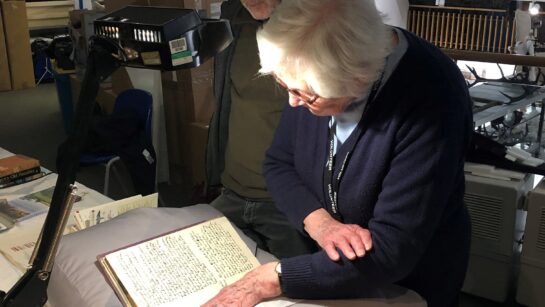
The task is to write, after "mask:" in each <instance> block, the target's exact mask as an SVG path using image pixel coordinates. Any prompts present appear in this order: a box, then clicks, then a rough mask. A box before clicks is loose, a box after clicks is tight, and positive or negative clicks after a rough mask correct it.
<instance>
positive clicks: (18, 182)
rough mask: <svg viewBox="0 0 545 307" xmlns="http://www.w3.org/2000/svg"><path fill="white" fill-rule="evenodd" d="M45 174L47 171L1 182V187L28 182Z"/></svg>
mask: <svg viewBox="0 0 545 307" xmlns="http://www.w3.org/2000/svg"><path fill="white" fill-rule="evenodd" d="M43 176H45V173H38V174H33V175H29V176H26V177H21V178H18V179H15V180H12V181H10V182H8V183H0V189H3V188H7V187H11V186H14V185H18V184H22V183H27V182H29V181H32V180H36V179H39V178H42V177H43Z"/></svg>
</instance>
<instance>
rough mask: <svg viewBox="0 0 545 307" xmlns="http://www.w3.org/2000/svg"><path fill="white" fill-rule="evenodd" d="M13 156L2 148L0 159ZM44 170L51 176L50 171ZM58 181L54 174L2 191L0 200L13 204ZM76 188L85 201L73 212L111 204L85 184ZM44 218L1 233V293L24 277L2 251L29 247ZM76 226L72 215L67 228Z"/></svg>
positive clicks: (29, 250)
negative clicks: (20, 245)
mask: <svg viewBox="0 0 545 307" xmlns="http://www.w3.org/2000/svg"><path fill="white" fill-rule="evenodd" d="M11 155H13V154H12V153H10V152H9V151H7V150H5V149H3V148H0V158H4V157H7V156H11ZM43 170H44V171H46V172H49V171H48V170H47V169H43ZM56 180H57V174H54V173H51V174H49V175H47V176H45V177H42V178H40V179H37V180H35V181H31V182H28V183H25V184H21V185H16V186H12V187H9V188H4V189H0V198H5V199H7V200H11V199H16V198H19V197H22V196H25V195H28V194H31V193H34V192H37V191H41V190H44V189H47V188H49V187H52V186H54V185H55V182H56ZM77 186H78V195H82V200H81V201H79V202H77V203H75V204H74V210H77V209H82V208H90V207H94V206H97V205H100V204H103V203H107V202H110V201H112V200H111V199H110V198H108V197H106V196H104V195H102V194H100V193H99V192H97V191H95V190H93V189H90V188H88V187H86V186H84V185H82V184H78V185H77ZM45 216H46V214H45V213H44V214H41V215H39V216H35V217H33V218H30V219H27V220H23V221H21V222H19V223H16V224H15V226H14V227H13V228H12V229H9V230H7V231H5V232H0V272H2V273H1V278H0V290H2V291H7V290H9V289H10V288H11V287H12V286H13V285H14V284H15V282H16V281H17V280H18V279H19V277H20V276H22V274H23V273H24V268H21V267H18V266H16V265H13V264H12V263H11V262H9V261H8V260H7V259H6V257H5V256H4V253H3V252H2V250H4V249H6V248H7V247H8V246H11V244H12V243H13V242H14V241H13V240H15V241H16V242H19V243H20V244H24V243H28V242H27V241H26V240H27V239H28V240H30V241H32V240H33V239H32V238H37V237H38V235H39V233H40V230H41V228H42V225H43V223H44V221H45ZM74 223H75V221H74V217H73V216H72V215H70V218H69V220H68V223H67V226H68V225H70V224H74ZM19 240H20V241H19ZM34 240H35V239H34ZM32 250H33V247H32V246H29V247H26V246H25V248H24V249H23V250H22V251H21V255H23V257H27V258H28V259H30V255H31V254H32Z"/></svg>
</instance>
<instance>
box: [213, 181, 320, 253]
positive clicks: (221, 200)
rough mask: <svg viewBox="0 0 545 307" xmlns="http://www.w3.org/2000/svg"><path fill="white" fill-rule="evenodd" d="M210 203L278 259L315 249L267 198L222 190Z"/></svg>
mask: <svg viewBox="0 0 545 307" xmlns="http://www.w3.org/2000/svg"><path fill="white" fill-rule="evenodd" d="M210 205H211V206H212V207H214V208H216V209H218V210H219V211H220V212H221V213H223V215H225V216H226V217H227V218H228V219H229V220H230V221H231V222H233V223H234V224H235V225H236V226H237V227H238V228H240V229H241V230H242V231H243V232H244V233H245V234H246V235H247V236H248V237H250V238H251V239H252V240H254V241H255V242H256V243H257V246H258V247H259V248H261V249H263V250H265V251H268V252H270V253H271V254H273V255H275V256H276V257H277V258H279V259H282V258H287V257H294V256H298V255H303V254H310V253H313V252H316V251H318V245H317V244H316V243H315V242H314V241H313V240H312V239H311V238H310V237H307V236H304V235H302V234H301V233H299V232H298V231H297V230H296V229H295V228H293V227H292V226H291V224H290V222H289V221H288V219H287V217H286V216H285V215H284V214H283V213H282V212H280V211H279V210H278V209H277V208H276V206H275V205H274V203H273V202H271V201H256V200H249V199H245V198H243V197H241V196H239V195H237V194H236V193H234V192H233V191H231V190H228V189H224V190H223V192H222V194H221V195H220V196H218V198H216V199H215V200H214V201H212V203H210Z"/></svg>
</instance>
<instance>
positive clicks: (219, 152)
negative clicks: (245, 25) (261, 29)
mask: <svg viewBox="0 0 545 307" xmlns="http://www.w3.org/2000/svg"><path fill="white" fill-rule="evenodd" d="M241 9H244V7H243V6H242V4H241V3H240V1H239V0H228V1H225V2H223V3H222V5H221V18H223V19H227V20H230V21H231V20H233V19H234V18H235V16H237V14H238V12H239V11H240V10H241ZM231 30H232V31H233V42H232V43H231V45H230V46H229V47H227V48H226V49H225V50H224V51H222V52H221V53H219V54H218V55H216V57H215V64H214V95H215V97H216V98H215V99H216V111H215V112H214V115H213V116H212V119H211V121H210V128H209V130H208V144H207V149H206V177H207V186H209V187H218V186H220V185H221V174H222V173H223V170H224V168H225V148H226V146H227V137H228V132H229V114H230V112H231V78H230V77H229V72H230V71H231V60H232V58H233V54H234V52H235V46H236V43H237V40H238V37H239V35H240V30H241V27H240V26H237V25H231Z"/></svg>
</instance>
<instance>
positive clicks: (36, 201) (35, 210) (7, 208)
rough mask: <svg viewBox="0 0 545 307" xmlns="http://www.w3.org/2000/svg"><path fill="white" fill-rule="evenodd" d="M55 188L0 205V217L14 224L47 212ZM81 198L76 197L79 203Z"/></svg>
mask: <svg viewBox="0 0 545 307" xmlns="http://www.w3.org/2000/svg"><path fill="white" fill-rule="evenodd" d="M54 190H55V187H50V188H47V189H44V190H41V191H38V192H34V193H32V194H28V195H25V196H22V197H20V198H16V199H12V200H10V201H7V202H6V203H0V215H2V216H4V217H7V218H10V219H13V220H14V221H15V222H19V221H22V220H25V219H27V218H31V217H33V216H36V215H39V214H42V213H45V212H47V210H48V209H49V205H50V204H51V199H52V198H53V191H54ZM80 199H81V197H77V198H76V201H79V200H80Z"/></svg>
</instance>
